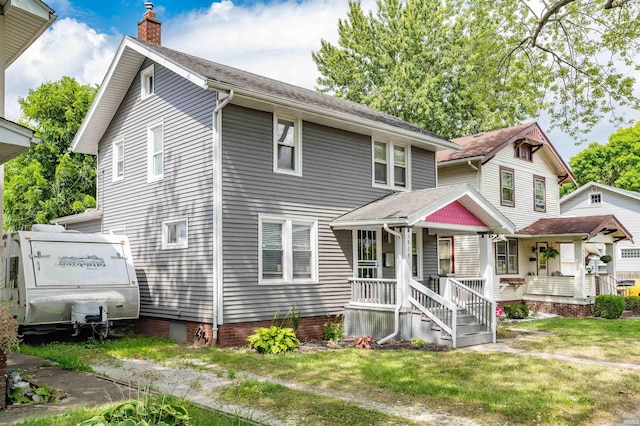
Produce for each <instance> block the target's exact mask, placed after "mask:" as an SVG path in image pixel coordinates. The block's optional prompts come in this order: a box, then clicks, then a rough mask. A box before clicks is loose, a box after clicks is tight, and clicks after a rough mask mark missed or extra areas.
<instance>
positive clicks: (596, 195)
mask: <svg viewBox="0 0 640 426" xmlns="http://www.w3.org/2000/svg"><path fill="white" fill-rule="evenodd" d="M601 203H602V193H601V192H592V193H590V194H589V204H601Z"/></svg>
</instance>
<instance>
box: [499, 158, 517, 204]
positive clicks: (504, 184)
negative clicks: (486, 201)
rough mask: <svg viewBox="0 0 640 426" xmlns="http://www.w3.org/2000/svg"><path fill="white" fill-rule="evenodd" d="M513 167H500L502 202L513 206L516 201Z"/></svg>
mask: <svg viewBox="0 0 640 426" xmlns="http://www.w3.org/2000/svg"><path fill="white" fill-rule="evenodd" d="M514 186H515V184H514V181H513V169H507V168H505V167H500V204H501V205H503V206H507V207H513V206H514V205H515V202H514V199H515V198H514Z"/></svg>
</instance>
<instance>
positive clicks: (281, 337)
mask: <svg viewBox="0 0 640 426" xmlns="http://www.w3.org/2000/svg"><path fill="white" fill-rule="evenodd" d="M247 340H248V341H249V347H250V348H252V349H255V350H256V351H258V352H259V353H272V354H279V353H282V352H287V351H295V350H296V348H297V347H298V346H300V340H298V338H297V337H296V333H295V332H294V331H293V328H289V327H278V326H275V325H272V326H271V327H269V328H266V327H261V328H259V329H257V330H255V334H253V335H252V336H249V338H248V339H247Z"/></svg>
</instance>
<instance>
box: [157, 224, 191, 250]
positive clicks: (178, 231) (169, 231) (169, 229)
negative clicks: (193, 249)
mask: <svg viewBox="0 0 640 426" xmlns="http://www.w3.org/2000/svg"><path fill="white" fill-rule="evenodd" d="M188 246H189V224H188V222H187V219H174V220H165V221H164V222H162V248H163V249H171V248H187V247H188Z"/></svg>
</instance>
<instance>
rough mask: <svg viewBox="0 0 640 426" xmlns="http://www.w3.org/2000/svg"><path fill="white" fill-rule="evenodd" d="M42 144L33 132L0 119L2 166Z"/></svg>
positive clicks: (0, 160) (0, 158)
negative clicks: (37, 144)
mask: <svg viewBox="0 0 640 426" xmlns="http://www.w3.org/2000/svg"><path fill="white" fill-rule="evenodd" d="M38 142H40V139H38V138H36V137H35V136H34V134H33V130H31V129H29V128H28V127H24V126H22V125H20V124H18V123H14V122H13V121H9V120H7V119H5V118H2V117H0V164H3V163H6V162H7V161H9V160H11V159H12V158H14V157H17V156H18V155H20V154H21V153H23V152H24V151H26V150H28V149H29V148H31V147H33V146H35V144H36V143H38Z"/></svg>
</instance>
